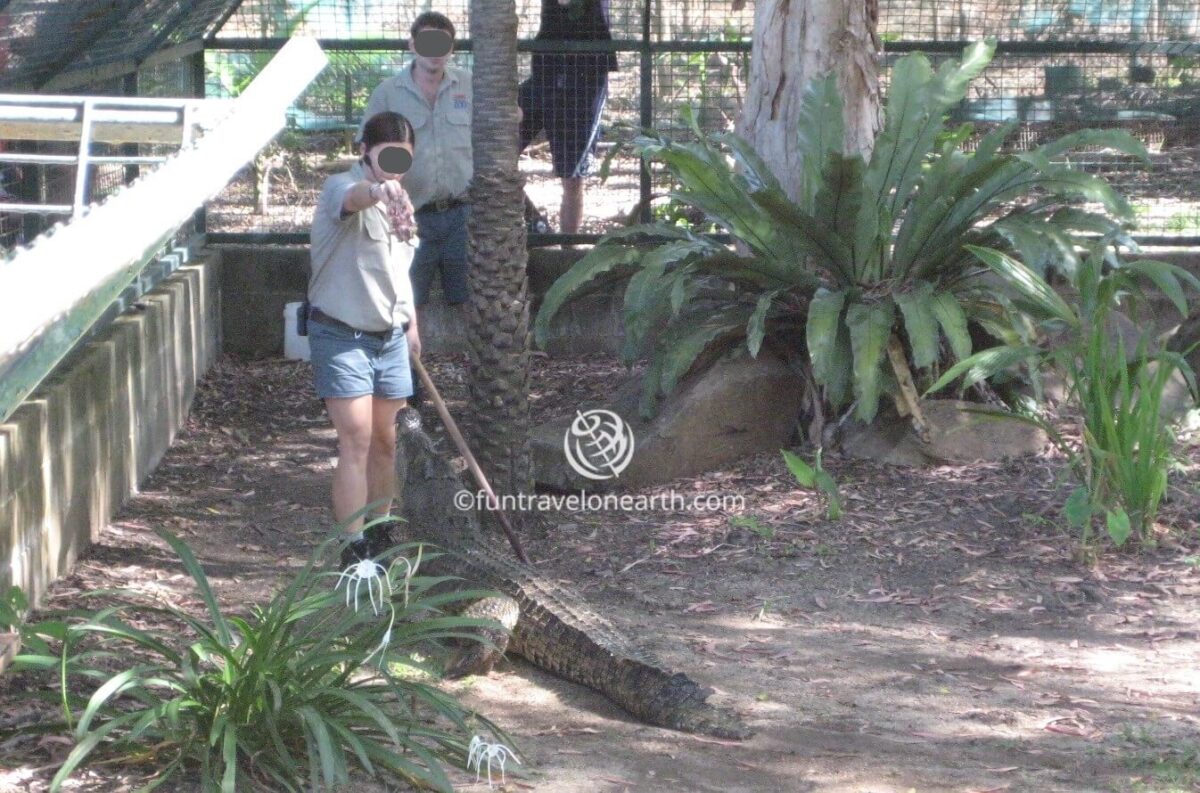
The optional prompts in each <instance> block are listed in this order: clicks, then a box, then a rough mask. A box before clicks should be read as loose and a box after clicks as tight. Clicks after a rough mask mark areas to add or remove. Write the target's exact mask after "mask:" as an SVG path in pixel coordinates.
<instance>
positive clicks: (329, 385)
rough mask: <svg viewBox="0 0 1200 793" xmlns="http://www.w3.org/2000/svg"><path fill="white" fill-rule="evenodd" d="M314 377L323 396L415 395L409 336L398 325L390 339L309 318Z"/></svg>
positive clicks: (339, 397) (394, 396) (326, 397)
mask: <svg viewBox="0 0 1200 793" xmlns="http://www.w3.org/2000/svg"><path fill="white" fill-rule="evenodd" d="M308 346H309V350H310V351H311V356H310V357H311V359H312V365H313V379H314V380H315V381H316V386H317V395H318V396H319V397H321V398H322V399H329V398H335V399H351V398H353V397H360V396H376V397H379V398H380V399H404V398H406V397H409V396H412V392H413V388H412V374H411V373H410V371H409V368H408V337H407V336H405V335H404V331H402V330H400V329H399V328H397V329H396V330H394V331H392V333H391V335H390V337H389V338H388V339H387V340H384V339H380V338H379V337H378V336H370V335H368V334H366V333H358V332H357V331H353V330H350V329H348V328H339V327H335V326H333V325H327V324H326V323H324V322H320V321H318V320H315V319H309V320H308Z"/></svg>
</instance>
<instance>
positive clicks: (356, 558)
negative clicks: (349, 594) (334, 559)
mask: <svg viewBox="0 0 1200 793" xmlns="http://www.w3.org/2000/svg"><path fill="white" fill-rule="evenodd" d="M370 558H371V546H370V544H369V543H368V542H367V538H366V536H365V535H364V536H363V538H362V539H361V540H354V541H353V542H349V543H347V544H346V547H345V548H342V559H341V561H342V569H343V570H345V569H346V568H348V567H352V566H353V565H356V564H358V563H359V562H361V561H363V560H365V559H370Z"/></svg>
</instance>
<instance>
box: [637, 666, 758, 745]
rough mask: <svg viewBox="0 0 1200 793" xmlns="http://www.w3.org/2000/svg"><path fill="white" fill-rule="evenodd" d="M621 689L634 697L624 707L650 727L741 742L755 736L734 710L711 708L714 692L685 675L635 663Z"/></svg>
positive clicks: (713, 706) (712, 706)
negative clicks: (656, 726)
mask: <svg viewBox="0 0 1200 793" xmlns="http://www.w3.org/2000/svg"><path fill="white" fill-rule="evenodd" d="M621 688H622V689H623V691H625V692H628V693H629V694H631V700H630V701H628V702H624V703H622V704H623V705H624V706H625V707H626V708H627V709H628V710H629V711H630V712H631V713H633V714H635V715H637V716H639V717H640V718H643V719H645V720H646V721H648V722H650V723H651V724H657V725H658V726H660V727H669V728H670V729H672V730H680V731H682V732H691V733H698V734H701V735H711V736H713V737H716V738H730V739H734V740H739V741H741V740H745V739H747V738H749V737H750V736H751V735H753V734H754V731H753V730H751V729H750V728H748V727H747V726H746V725H745V724H743V723H742V721H741V719H740V718H739V717H738V715H737V714H736V713H734V712H733V711H731V710H726V709H724V708H718V707H716V706H715V705H710V704H709V703H708V697H709V695H710V694H711V693H712V691H711V689H706V688H702V687H701V686H700V685H699V684H698V683H697V682H696V681H695V680H692V679H691V678H690V677H688V676H687V675H685V674H684V673H683V672H675V673H674V674H671V673H670V672H666V671H664V670H662V669H659V668H657V667H655V666H651V665H649V664H644V663H641V662H636V661H635V662H632V663H631V665H630V669H629V673H628V676H627V677H626V684H625V685H624V686H622V687H621Z"/></svg>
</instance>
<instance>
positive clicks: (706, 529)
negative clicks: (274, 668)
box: [0, 357, 1200, 793]
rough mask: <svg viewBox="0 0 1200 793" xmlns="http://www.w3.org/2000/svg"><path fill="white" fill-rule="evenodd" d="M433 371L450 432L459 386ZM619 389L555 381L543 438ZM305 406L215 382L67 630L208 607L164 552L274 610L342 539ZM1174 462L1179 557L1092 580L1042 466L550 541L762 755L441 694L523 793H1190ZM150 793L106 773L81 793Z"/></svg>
mask: <svg viewBox="0 0 1200 793" xmlns="http://www.w3.org/2000/svg"><path fill="white" fill-rule="evenodd" d="M431 368H432V370H433V373H434V377H435V379H436V381H437V382H438V383H439V384H440V386H441V387H442V388H443V390H444V391H445V392H446V394H447V396H448V397H449V401H450V404H451V409H452V410H455V406H458V408H459V412H461V408H462V405H463V400H464V398H465V386H464V371H463V367H462V366H461V360H460V359H458V358H455V359H449V358H440V359H438V358H434V360H433V361H432V367H431ZM619 370H620V367H619V365H618V364H617V363H616V362H614V361H613V360H611V359H609V358H602V357H591V358H586V359H575V360H553V361H552V360H548V359H545V358H538V359H537V369H536V374H535V392H534V401H533V405H534V413H535V418H536V419H537V420H542V419H546V418H549V417H551V416H555V415H560V414H562V413H563V412H566V411H570V410H573V408H574V406H575V405H576V404H578V403H579V401H580V400H581V399H582V398H584V397H585V396H587V395H589V394H597V393H600V392H602V391H603V390H605V389H608V388H610V387H611V383H612V378H613V377H614V376H615V375H616V373H617V372H618V371H619ZM310 378H311V372H310V370H309V368H308V365H307V364H303V363H294V362H283V361H259V362H249V361H237V360H230V359H225V360H223V361H222V362H221V363H220V364H219V365H218V366H217V367H216V369H215V370H214V371H213V372H212V373H211V374H210V375H209V377H208V378H207V379H206V381H205V383H204V385H203V387H202V389H201V390H200V393H199V394H198V396H197V399H196V404H195V410H194V412H193V415H192V417H191V418H190V420H189V422H188V425H187V427H186V429H185V431H184V432H182V433H181V434H180V436H179V438H178V440H177V441H176V443H175V445H174V446H173V448H172V449H171V450H170V451H169V452H168V454H167V455H166V457H165V458H164V460H163V463H162V465H161V467H160V468H159V469H158V471H157V472H156V473H155V474H154V475H153V476H152V477H151V478H150V479H149V480H148V481H147V482H146V483H145V484H144V486H143V488H142V491H141V493H140V494H139V495H138V496H136V497H135V498H134V499H132V501H131V502H130V503H129V504H128V505H127V506H126V507H125V509H124V510H123V511H122V513H121V515H120V517H119V518H118V519H117V520H116V521H115V522H114V523H113V525H112V526H111V527H110V528H109V530H108V531H107V532H106V533H105V534H104V536H103V537H102V538H101V540H100V541H99V542H98V543H97V544H96V545H95V546H94V547H93V548H92V549H91V550H90V551H89V552H88V553H87V555H86V556H85V557H84V558H83V559H82V560H81V561H80V563H79V565H78V567H77V569H76V571H75V573H73V574H72V575H71V576H68V577H67V578H65V579H63V580H61V581H59V582H58V583H57V584H55V586H54V588H53V592H52V596H51V599H50V603H49V605H50V606H51V607H53V608H60V607H69V606H72V605H76V602H77V599H78V595H79V594H80V593H81V592H83V591H87V590H91V589H95V588H100V587H113V586H137V587H140V588H142V589H144V590H148V591H152V592H158V593H161V594H163V595H164V596H167V597H171V598H173V599H174V600H175V601H176V602H184V603H186V602H189V598H190V600H191V601H194V598H191V596H190V594H189V593H188V588H187V584H188V581H187V580H186V579H185V578H184V576H183V573H182V569H181V568H180V566H179V565H178V563H177V562H176V560H174V559H173V557H172V556H171V554H170V553H169V551H168V550H167V548H166V546H165V545H164V544H163V543H162V542H161V541H159V540H158V538H157V537H155V536H154V535H153V533H152V531H151V529H152V528H153V527H157V526H165V527H167V528H169V529H170V530H172V531H174V532H176V533H177V534H179V535H181V536H182V537H183V538H184V539H185V540H186V541H187V542H189V543H190V544H191V545H192V546H193V548H194V549H195V550H196V552H197V555H198V557H199V558H200V559H201V561H202V562H203V563H204V564H205V566H206V569H207V570H208V571H209V573H210V575H211V577H212V579H213V581H214V586H215V587H216V589H217V591H218V595H219V596H220V597H221V598H222V599H223V600H224V601H225V602H227V603H231V604H235V603H239V602H247V601H249V600H252V599H254V598H261V597H265V594H266V592H268V591H269V590H270V588H271V587H272V586H273V585H274V584H275V583H276V581H277V579H278V577H279V575H280V574H281V573H283V572H286V571H287V570H288V569H291V568H293V567H294V566H295V565H297V564H298V563H299V562H300V561H301V560H302V559H303V558H304V557H305V556H306V555H307V554H308V552H309V550H310V548H311V546H312V544H313V543H314V542H316V540H317V539H318V538H319V537H320V536H321V535H322V534H323V533H324V532H325V531H326V530H327V526H328V524H329V523H330V516H329V513H328V508H327V498H328V493H327V488H328V483H329V477H330V460H331V458H332V457H333V455H334V453H335V451H334V440H333V434H332V431H331V429H330V428H329V426H328V423H327V421H326V419H325V416H324V411H323V408H322V407H321V405H320V403H319V402H318V401H317V400H316V398H315V396H314V395H313V392H312V388H311V380H310ZM1183 452H1184V455H1185V459H1184V461H1183V464H1182V465H1181V466H1180V468H1179V470H1177V471H1176V472H1175V473H1173V475H1172V482H1173V484H1172V490H1171V496H1170V501H1169V503H1168V504H1167V505H1166V507H1165V509H1164V512H1163V516H1162V523H1163V524H1165V525H1170V526H1173V527H1175V529H1176V532H1175V533H1174V535H1172V537H1170V538H1168V537H1164V539H1163V541H1162V542H1161V543H1160V545H1159V547H1158V549H1157V550H1155V551H1153V552H1150V553H1147V554H1144V555H1132V554H1122V553H1109V554H1106V555H1104V556H1103V557H1101V559H1100V561H1099V562H1096V563H1094V564H1083V563H1081V562H1078V561H1076V559H1075V558H1073V555H1072V542H1071V538H1070V536H1069V535H1068V533H1067V531H1066V530H1065V529H1064V528H1063V526H1062V521H1061V520H1060V517H1059V505H1060V504H1061V503H1062V500H1063V499H1064V498H1065V495H1066V489H1065V486H1064V485H1063V484H1062V482H1061V481H1060V480H1061V474H1062V471H1061V466H1060V464H1059V461H1058V460H1057V459H1055V457H1054V456H1053V454H1050V453H1047V454H1046V455H1045V456H1043V457H1039V458H1035V459H1031V460H1026V461H1021V462H1017V463H1008V464H992V465H970V466H954V467H949V466H947V467H941V468H933V469H927V470H920V471H917V470H907V469H894V468H889V467H885V466H881V465H876V464H871V463H865V462H855V461H849V460H844V459H839V458H837V457H832V458H829V459H828V460H827V464H828V467H829V468H830V469H831V470H832V472H833V473H834V474H835V475H836V477H837V479H838V481H839V483H840V486H841V490H842V494H843V497H844V500H845V502H846V514H845V516H844V517H843V518H842V519H841V520H840V521H837V522H830V521H828V520H826V519H825V517H824V513H823V510H822V507H821V505H820V504H819V503H818V502H817V500H816V499H815V498H814V497H813V496H812V495H811V494H810V493H808V492H806V491H803V490H801V489H799V488H798V487H796V486H795V484H794V481H793V480H791V478H790V474H789V473H788V472H787V470H786V468H785V467H784V465H783V462H782V461H781V459H780V457H779V455H777V454H775V453H770V454H762V455H758V456H755V457H752V458H748V459H746V460H743V461H741V462H740V463H739V464H737V465H734V466H730V467H728V468H726V469H724V470H720V471H715V472H712V473H709V474H706V475H704V476H702V477H699V478H696V479H691V480H681V481H677V482H674V483H672V485H670V486H667V487H663V488H658V489H656V490H655V491H648V492H656V493H660V492H665V491H666V490H668V489H670V488H674V489H675V490H677V491H679V492H681V493H683V494H685V495H687V494H691V493H711V494H717V495H731V494H732V495H738V494H740V495H742V496H744V498H745V505H744V508H742V509H741V510H740V511H738V512H737V514H733V513H728V512H718V513H667V512H658V513H640V514H633V513H606V514H571V515H565V514H564V515H555V516H552V524H553V526H552V528H551V529H550V531H549V533H548V534H547V535H546V536H544V537H534V538H529V539H528V548H529V551H530V554H531V556H532V557H533V558H534V559H535V560H536V563H537V566H538V568H539V569H540V570H541V571H542V572H543V573H544V574H545V575H547V576H550V577H553V578H555V579H558V580H560V581H562V582H564V583H567V584H569V585H571V586H573V587H575V588H576V589H577V590H579V591H580V592H582V593H583V594H584V595H585V596H586V597H587V598H588V599H589V600H590V601H591V602H592V603H593V604H594V605H595V606H596V607H597V608H598V609H599V610H601V611H602V612H603V613H604V614H606V615H607V616H608V617H610V618H611V619H612V620H613V621H614V622H615V623H616V624H617V625H618V626H620V627H622V628H624V629H625V630H627V631H628V632H629V633H631V634H632V635H635V636H638V637H641V638H642V639H643V640H644V641H645V642H646V644H647V645H648V646H649V647H650V648H651V649H652V650H653V651H655V652H656V653H658V654H659V655H660V656H661V657H662V658H663V659H664V660H666V661H667V662H669V664H670V665H671V666H673V667H675V668H677V669H679V670H682V671H685V672H687V673H688V674H689V675H691V676H692V677H694V678H695V679H696V680H698V681H700V682H701V683H702V684H705V685H708V686H711V687H712V688H714V689H715V690H716V693H715V695H714V701H715V702H717V703H719V704H722V705H726V706H729V707H732V708H734V709H735V710H737V711H738V712H740V713H741V714H742V716H743V717H744V719H745V721H746V722H747V723H748V724H749V725H750V726H752V727H753V728H754V729H755V730H756V735H755V736H754V737H753V738H751V739H750V740H748V741H746V742H744V743H736V742H727V741H718V740H713V739H708V738H701V737H696V736H691V735H685V734H681V733H675V732H671V731H668V730H664V729H659V728H654V727H648V726H645V725H642V724H639V723H636V722H634V721H632V720H631V719H630V718H629V717H628V716H626V715H624V714H623V713H622V712H621V711H619V710H618V709H616V708H615V706H613V705H611V704H610V703H609V702H608V701H607V700H605V699H604V698H603V697H601V696H599V695H597V694H595V693H593V692H590V691H588V690H586V689H583V688H581V687H578V686H575V685H572V684H569V683H566V682H563V681H561V680H558V679H556V678H553V677H552V676H550V675H548V674H546V673H543V672H541V671H540V670H537V669H535V668H532V667H531V666H529V665H527V664H525V663H523V662H521V661H519V660H516V661H510V662H507V663H505V664H504V665H503V666H501V667H500V668H499V669H498V670H497V671H496V672H494V673H493V674H492V675H491V676H489V677H487V678H472V679H468V680H466V681H463V682H460V683H457V684H454V685H452V686H449V688H450V689H451V690H453V691H456V692H457V693H459V694H460V695H461V696H462V697H463V698H464V700H465V701H466V702H467V703H469V704H470V705H471V706H473V707H476V708H478V709H479V710H481V711H483V712H485V713H486V714H488V715H489V716H491V717H492V718H494V719H496V720H497V721H498V722H500V724H501V725H502V726H504V727H505V728H506V729H508V730H509V731H511V733H512V734H513V735H514V736H515V738H516V740H517V742H518V746H519V748H520V750H521V751H522V752H523V753H524V758H525V764H524V765H523V766H521V767H520V768H519V769H516V772H515V773H510V774H509V776H508V789H509V790H532V791H546V792H550V791H553V792H554V793H571V792H573V791H610V790H611V791H614V792H616V791H671V792H674V791H722V792H724V791H823V792H829V793H833V792H835V791H837V792H841V791H856V792H862V793H866V792H868V791H869V792H870V793H886V792H890V791H920V792H921V793H925V792H927V791H976V792H977V793H982V792H983V791H1161V792H1162V793H1167V792H1168V791H1188V790H1200V664H1198V660H1200V635H1198V630H1200V629H1198V627H1197V626H1198V625H1200V621H1198V618H1200V599H1198V598H1197V597H1196V596H1197V595H1198V594H1200V531H1198V529H1200V526H1198V523H1197V518H1198V517H1200V509H1198V508H1197V507H1198V506H1200V489H1198V486H1197V485H1198V482H1200V480H1198V478H1197V475H1196V470H1197V464H1198V462H1200V449H1198V448H1197V446H1196V445H1195V444H1194V442H1193V444H1192V445H1185V446H1184V447H1183ZM0 710H2V709H0ZM2 748H3V749H4V750H5V751H4V754H5V755H7V756H8V757H9V758H10V761H11V758H12V757H19V758H21V762H20V763H18V764H16V765H11V764H10V767H9V768H8V769H7V770H0V790H14V791H15V790H21V791H38V790H43V789H44V788H45V785H46V783H47V781H48V780H49V778H50V776H52V774H53V770H54V768H55V767H56V763H57V762H60V761H61V758H62V756H63V755H64V753H65V751H66V747H64V746H63V745H62V742H56V741H46V740H42V741H39V742H34V741H32V740H29V741H25V742H21V741H20V740H17V741H16V742H10V745H8V746H5V747H2ZM509 770H510V771H512V770H513V766H511V765H510V766H509ZM145 778H146V771H145V770H144V769H121V768H114V767H100V768H97V769H94V770H90V771H88V772H87V773H86V774H81V775H80V782H79V784H78V786H77V788H76V789H80V790H89V791H91V790H95V791H99V790H104V791H109V790H124V789H127V788H129V787H131V786H134V785H135V783H136V782H138V781H139V780H142V781H144V780H145ZM456 779H457V780H458V781H459V782H460V783H461V788H462V789H463V790H482V789H486V784H485V783H476V782H475V781H474V775H473V774H467V773H465V772H462V773H459V774H458V776H457V777H456ZM367 789H368V788H367V787H361V788H360V790H367ZM380 789H382V788H380Z"/></svg>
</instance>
